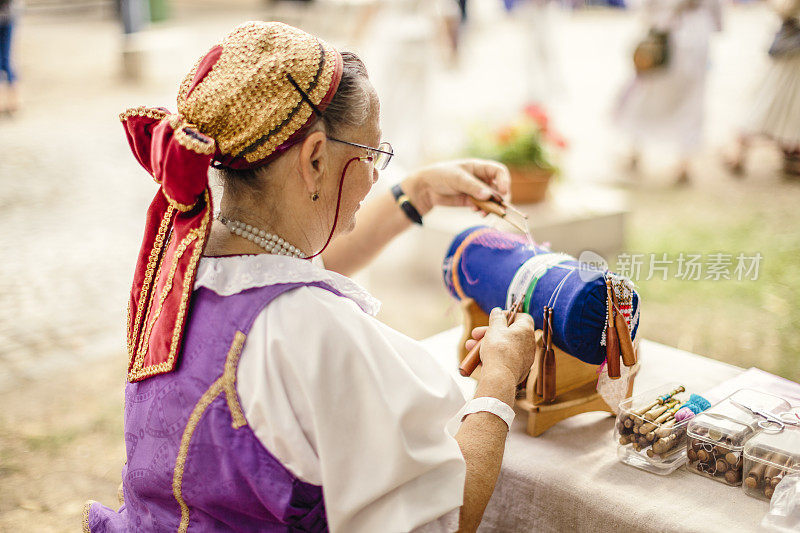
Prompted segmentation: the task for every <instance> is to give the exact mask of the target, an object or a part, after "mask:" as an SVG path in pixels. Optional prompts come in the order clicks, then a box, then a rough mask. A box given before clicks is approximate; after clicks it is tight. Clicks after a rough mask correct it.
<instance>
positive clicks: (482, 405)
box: [461, 396, 515, 429]
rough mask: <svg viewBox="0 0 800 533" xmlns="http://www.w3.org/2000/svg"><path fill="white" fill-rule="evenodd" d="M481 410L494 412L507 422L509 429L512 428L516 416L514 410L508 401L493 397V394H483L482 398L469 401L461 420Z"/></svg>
mask: <svg viewBox="0 0 800 533" xmlns="http://www.w3.org/2000/svg"><path fill="white" fill-rule="evenodd" d="M481 411H486V412H487V413H492V414H493V415H495V416H498V417H500V419H501V420H502V421H503V422H505V423H506V425H507V426H508V429H511V423H512V422H513V421H514V416H515V413H514V410H513V409H512V408H511V407H510V406H509V405H508V404H507V403H506V402H503V401H500V400H498V399H497V398H492V397H491V396H481V397H480V398H473V399H471V400H470V401H469V402H467V405H466V407H464V416H462V417H461V421H462V422H463V421H464V419H465V418H467V415H471V414H472V413H479V412H481Z"/></svg>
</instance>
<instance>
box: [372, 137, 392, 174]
mask: <svg viewBox="0 0 800 533" xmlns="http://www.w3.org/2000/svg"><path fill="white" fill-rule="evenodd" d="M378 150H382V151H381V152H377V151H376V152H374V156H373V157H374V158H375V168H377V169H378V170H383V169H385V168H386V167H387V166H388V165H389V161H391V160H392V155H393V150H392V145H391V144H389V143H387V142H382V143H381V144H379V145H378ZM386 152H388V153H386Z"/></svg>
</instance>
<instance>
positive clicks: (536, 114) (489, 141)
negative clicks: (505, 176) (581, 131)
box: [468, 104, 567, 204]
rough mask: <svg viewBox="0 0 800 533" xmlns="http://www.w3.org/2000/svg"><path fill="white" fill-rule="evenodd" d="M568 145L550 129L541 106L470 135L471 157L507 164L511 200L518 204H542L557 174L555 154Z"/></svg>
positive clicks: (526, 107) (528, 107) (527, 107)
mask: <svg viewBox="0 0 800 533" xmlns="http://www.w3.org/2000/svg"><path fill="white" fill-rule="evenodd" d="M566 145H567V143H566V140H565V139H564V137H563V136H561V134H559V133H558V132H557V131H555V130H554V129H553V128H552V126H551V125H550V119H549V117H548V115H547V112H546V111H545V110H544V108H543V107H542V106H541V105H539V104H528V105H526V106H525V107H524V108H523V109H522V112H521V113H520V114H519V116H517V117H516V118H515V119H514V120H513V121H512V122H511V123H509V124H504V125H502V126H500V127H499V128H497V129H495V130H487V128H485V127H483V128H475V129H474V130H473V132H472V134H471V135H470V139H469V147H468V150H469V152H470V154H471V155H474V156H477V157H483V158H486V159H494V160H496V161H500V162H501V163H504V164H505V165H506V166H507V167H508V170H509V172H510V173H511V199H512V200H513V201H514V202H515V203H520V204H522V203H533V202H541V201H542V200H544V198H545V193H546V192H547V187H548V185H549V183H550V180H551V179H552V177H553V176H554V175H556V174H557V173H558V167H557V166H556V165H555V163H554V162H553V156H552V151H553V150H554V149H563V148H565V147H566Z"/></svg>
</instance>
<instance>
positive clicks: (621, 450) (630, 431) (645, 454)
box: [614, 383, 690, 475]
mask: <svg viewBox="0 0 800 533" xmlns="http://www.w3.org/2000/svg"><path fill="white" fill-rule="evenodd" d="M679 387H680V389H678V388H679ZM676 389H678V390H680V392H678V393H675V394H673V395H672V396H671V398H670V399H669V400H665V401H664V403H663V404H662V405H661V407H665V406H667V410H669V409H670V405H669V404H668V402H669V401H670V400H673V399H675V400H678V401H679V402H681V403H682V402H684V401H686V400H688V399H689V396H690V393H689V392H686V390H685V389H683V387H682V386H681V385H680V384H679V383H668V384H666V385H663V386H661V387H657V388H655V389H650V390H648V391H646V392H643V393H641V394H637V395H636V396H632V397H631V398H628V399H627V400H624V401H623V402H621V403H620V404H619V410H618V413H619V414H618V415H617V422H616V424H615V425H614V440H615V441H616V442H617V457H619V460H620V461H622V462H623V463H625V464H628V465H631V466H635V467H637V468H641V469H643V470H647V471H648V472H652V473H654V474H660V475H667V474H669V473H670V472H673V471H674V470H676V469H677V468H678V467H680V466H681V465H682V464H683V463H684V462H686V425H687V423H688V422H689V421H688V420H684V421H682V422H679V423H677V424H676V423H675V422H666V423H659V422H655V421H652V420H649V419H646V418H645V414H646V411H648V410H649V409H648V408H649V407H651V406H653V404H654V403H656V401H657V400H658V399H659V398H662V397H663V396H664V395H670V394H672V393H674V392H675V391H676ZM662 415H663V414H662ZM666 416H669V413H666ZM656 420H658V418H656ZM642 428H644V433H642V432H641V431H640V430H642Z"/></svg>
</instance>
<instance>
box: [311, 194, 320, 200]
mask: <svg viewBox="0 0 800 533" xmlns="http://www.w3.org/2000/svg"><path fill="white" fill-rule="evenodd" d="M317 200H319V193H318V192H315V193H314V194H312V195H311V201H312V202H316V201H317Z"/></svg>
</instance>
